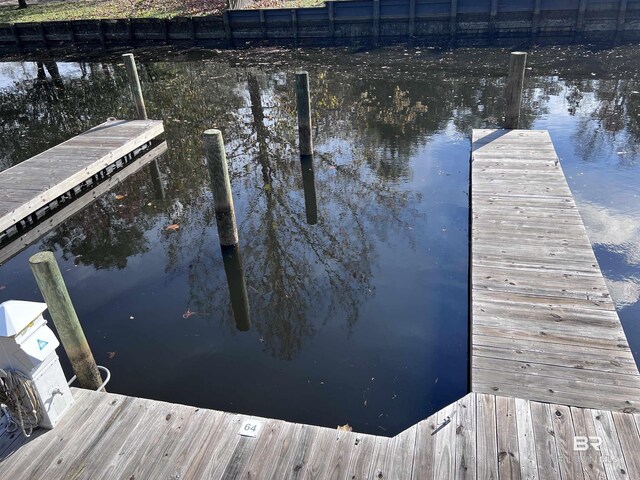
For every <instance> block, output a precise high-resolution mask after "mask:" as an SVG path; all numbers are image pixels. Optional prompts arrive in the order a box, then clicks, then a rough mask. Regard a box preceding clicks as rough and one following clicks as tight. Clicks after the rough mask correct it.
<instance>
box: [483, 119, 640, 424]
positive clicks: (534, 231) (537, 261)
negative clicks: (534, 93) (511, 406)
mask: <svg viewBox="0 0 640 480" xmlns="http://www.w3.org/2000/svg"><path fill="white" fill-rule="evenodd" d="M472 151H473V153H472V167H471V169H472V172H471V176H472V192H471V201H472V207H471V208H472V215H471V217H472V225H471V237H472V239H471V243H472V246H471V250H472V252H471V288H472V292H471V314H472V322H471V324H472V332H471V337H472V340H471V343H472V345H471V355H472V361H471V364H472V368H471V382H472V390H473V391H475V392H482V393H500V394H502V395H508V396H518V397H521V398H524V399H529V400H537V401H550V402H555V403H563V404H566V405H572V406H580V407H592V408H604V409H611V410H615V411H619V412H633V411H634V410H635V409H638V408H640V402H639V401H638V400H639V399H640V374H639V373H638V369H637V366H636V365H635V361H634V359H633V355H632V354H631V351H630V349H629V346H628V342H627V340H626V336H625V334H624V331H623V329H622V326H621V324H620V321H619V319H618V316H617V314H616V312H615V307H614V305H613V302H612V301H611V297H610V295H609V292H608V289H607V286H606V283H605V282H604V278H603V276H602V273H601V272H600V269H599V267H598V263H597V261H596V258H595V255H594V254H593V249H592V248H591V244H590V242H589V238H588V236H587V234H586V231H585V228H584V226H583V224H582V221H581V218H580V214H579V212H578V209H577V207H576V205H575V202H574V200H573V198H572V196H571V192H570V190H569V188H568V186H567V183H566V180H565V178H564V175H563V173H562V169H561V167H560V164H559V161H558V158H557V155H556V154H555V151H554V149H553V144H552V143H551V140H550V138H549V135H548V133H547V132H545V131H524V130H474V131H473V139H472ZM528 152H530V153H528ZM532 155H535V156H532ZM494 157H495V158H494ZM489 165H490V166H489ZM505 165H509V168H505V167H504V166H505ZM519 165H526V167H523V168H519Z"/></svg>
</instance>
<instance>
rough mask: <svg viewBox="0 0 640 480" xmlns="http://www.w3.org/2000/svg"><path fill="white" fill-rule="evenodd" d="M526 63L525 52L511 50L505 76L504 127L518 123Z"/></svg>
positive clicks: (514, 125)
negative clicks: (507, 72)
mask: <svg viewBox="0 0 640 480" xmlns="http://www.w3.org/2000/svg"><path fill="white" fill-rule="evenodd" d="M526 65H527V54H526V53H525V52H511V58H510V60H509V74H508V76H507V91H506V97H507V103H506V110H505V116H504V128H509V129H514V128H518V124H519V123H520V104H521V102H522V87H523V85H524V70H525V67H526Z"/></svg>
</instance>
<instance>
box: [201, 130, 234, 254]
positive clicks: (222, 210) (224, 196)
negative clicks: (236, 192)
mask: <svg viewBox="0 0 640 480" xmlns="http://www.w3.org/2000/svg"><path fill="white" fill-rule="evenodd" d="M204 148H205V153H206V157H207V165H208V166H209V177H210V180H211V192H212V193H213V205H214V208H215V211H216V222H217V224H218V236H219V238H220V244H221V245H223V246H231V245H237V244H238V228H237V227H236V212H235V209H234V207H233V195H232V194H231V182H230V180H229V170H228V167H227V155H226V153H225V151H224V141H223V140H222V132H221V131H220V130H216V129H211V130H207V131H205V132H204Z"/></svg>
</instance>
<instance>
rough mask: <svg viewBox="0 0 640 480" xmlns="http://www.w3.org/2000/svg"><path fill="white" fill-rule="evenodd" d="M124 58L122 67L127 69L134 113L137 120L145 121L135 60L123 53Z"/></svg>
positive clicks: (145, 115)
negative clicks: (134, 108)
mask: <svg viewBox="0 0 640 480" xmlns="http://www.w3.org/2000/svg"><path fill="white" fill-rule="evenodd" d="M122 58H124V66H125V67H126V69H127V76H128V77H129V86H130V87H131V95H133V101H134V102H135V104H136V112H138V119H139V120H146V119H147V109H146V108H145V106H144V98H143V97H142V87H141V86H140V79H139V78H138V69H137V68H136V60H135V59H134V58H133V53H125V54H124V55H122Z"/></svg>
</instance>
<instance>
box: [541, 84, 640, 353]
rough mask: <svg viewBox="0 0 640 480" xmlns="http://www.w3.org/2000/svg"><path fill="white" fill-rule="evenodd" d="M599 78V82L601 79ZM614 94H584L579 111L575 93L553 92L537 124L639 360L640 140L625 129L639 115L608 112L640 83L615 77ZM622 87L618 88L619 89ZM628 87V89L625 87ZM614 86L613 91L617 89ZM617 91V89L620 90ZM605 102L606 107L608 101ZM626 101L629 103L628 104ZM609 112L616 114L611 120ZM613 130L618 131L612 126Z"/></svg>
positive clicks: (634, 122) (617, 111)
mask: <svg viewBox="0 0 640 480" xmlns="http://www.w3.org/2000/svg"><path fill="white" fill-rule="evenodd" d="M596 83H597V82H596ZM609 83H610V84H611V85H609V86H608V87H606V88H605V91H607V92H610V96H609V99H606V100H604V101H603V100H602V99H600V100H598V99H597V98H596V95H594V94H593V93H584V94H583V95H584V96H583V99H582V102H581V105H580V107H578V109H577V110H576V112H575V116H569V115H567V114H566V112H567V108H568V106H567V101H566V99H567V96H568V95H570V92H567V91H566V90H565V92H563V94H561V95H558V96H555V97H552V98H551V99H550V101H549V103H548V108H549V112H548V114H547V115H545V117H544V118H540V119H538V120H537V121H536V123H535V125H534V128H541V129H549V131H550V134H551V138H552V139H553V142H554V145H555V147H556V151H557V152H558V155H559V157H560V161H561V162H562V167H563V169H564V172H565V175H566V177H567V180H568V182H569V186H570V187H571V191H572V192H573V194H574V197H575V199H576V202H577V204H578V209H579V211H580V215H581V216H582V219H583V221H584V223H585V227H586V228H587V233H588V234H589V239H590V240H591V243H592V244H593V247H594V250H595V252H596V256H597V258H598V262H599V264H600V267H601V269H602V271H603V273H604V275H605V279H606V280H607V286H608V287H609V290H610V293H611V297H612V299H613V300H614V302H615V304H616V308H617V310H618V313H619V316H620V319H621V321H622V323H623V325H624V328H625V333H626V334H627V336H628V337H629V340H630V345H631V347H632V349H633V352H634V355H635V357H636V360H638V359H639V358H640V304H639V303H638V300H639V299H640V197H639V194H640V187H639V186H638V175H639V174H640V145H639V143H638V139H636V138H634V137H633V136H632V135H630V133H629V132H628V131H627V130H626V129H625V128H623V126H622V125H616V123H619V124H624V123H626V122H629V123H631V124H637V123H638V118H637V117H636V118H633V117H632V118H630V119H629V118H628V117H627V116H626V115H625V114H624V111H621V110H611V111H610V112H607V111H605V109H607V108H609V106H610V105H611V104H615V103H616V102H617V103H623V102H621V101H620V99H622V98H623V97H624V96H625V95H629V94H630V95H634V96H636V101H637V98H638V93H631V92H635V88H637V87H638V84H635V87H634V82H629V83H630V84H624V85H620V84H619V82H613V81H609ZM616 87H617V88H618V89H617V90H615V88H616ZM623 88H624V90H625V91H622V89H623ZM612 89H613V90H612ZM613 92H617V93H616V94H615V95H614V93H613ZM603 104H604V105H605V106H603ZM623 104H624V103H623ZM609 115H613V116H615V117H616V118H615V119H614V120H611V119H610V118H609ZM612 130H613V131H612Z"/></svg>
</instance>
